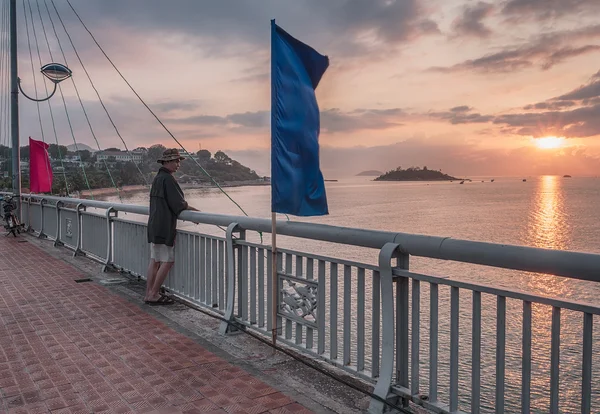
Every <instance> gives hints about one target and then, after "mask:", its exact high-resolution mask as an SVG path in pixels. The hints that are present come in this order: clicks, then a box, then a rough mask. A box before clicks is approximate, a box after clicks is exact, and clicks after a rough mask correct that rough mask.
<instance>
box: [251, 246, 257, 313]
mask: <svg viewBox="0 0 600 414" xmlns="http://www.w3.org/2000/svg"><path fill="white" fill-rule="evenodd" d="M250 323H251V324H255V323H256V247H251V248H250Z"/></svg>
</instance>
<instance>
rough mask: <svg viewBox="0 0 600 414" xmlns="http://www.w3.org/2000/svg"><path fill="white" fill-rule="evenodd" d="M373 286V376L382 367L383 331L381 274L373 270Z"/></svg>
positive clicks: (376, 375) (375, 376)
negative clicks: (380, 351) (381, 341)
mask: <svg viewBox="0 0 600 414" xmlns="http://www.w3.org/2000/svg"><path fill="white" fill-rule="evenodd" d="M372 279H373V287H372V290H371V292H372V295H373V300H372V302H371V306H372V309H371V315H372V316H371V318H372V326H373V333H372V337H371V361H372V362H371V365H372V366H371V376H372V378H377V377H379V367H380V363H379V362H380V358H379V347H380V339H379V335H380V333H381V325H380V324H381V275H380V274H379V272H378V271H376V270H374V271H373V278H372Z"/></svg>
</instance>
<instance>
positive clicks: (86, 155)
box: [79, 150, 92, 162]
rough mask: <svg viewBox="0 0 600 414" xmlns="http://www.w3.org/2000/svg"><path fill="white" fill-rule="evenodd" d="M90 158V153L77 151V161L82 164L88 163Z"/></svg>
mask: <svg viewBox="0 0 600 414" xmlns="http://www.w3.org/2000/svg"><path fill="white" fill-rule="evenodd" d="M91 158H92V153H91V152H89V151H88V150H81V151H79V159H80V160H81V161H82V162H89V161H90V160H91Z"/></svg>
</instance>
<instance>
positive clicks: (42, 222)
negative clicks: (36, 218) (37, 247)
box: [38, 198, 46, 239]
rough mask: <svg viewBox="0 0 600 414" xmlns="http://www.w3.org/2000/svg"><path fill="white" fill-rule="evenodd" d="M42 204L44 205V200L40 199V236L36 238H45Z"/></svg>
mask: <svg viewBox="0 0 600 414" xmlns="http://www.w3.org/2000/svg"><path fill="white" fill-rule="evenodd" d="M44 203H46V199H45V198H41V199H40V216H41V217H40V234H38V238H40V239H41V238H42V237H46V235H45V234H44Z"/></svg>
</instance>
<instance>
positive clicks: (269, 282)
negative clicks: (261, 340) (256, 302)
mask: <svg viewBox="0 0 600 414" xmlns="http://www.w3.org/2000/svg"><path fill="white" fill-rule="evenodd" d="M267 251H268V252H269V255H268V257H269V258H270V257H271V254H272V253H271V252H272V249H267ZM266 262H267V275H266V279H267V317H266V319H267V331H268V332H271V331H272V330H273V320H272V318H271V314H272V312H273V311H272V310H273V299H272V297H273V295H272V292H273V278H272V277H271V274H272V271H273V270H272V269H273V264H272V263H273V261H272V260H270V259H267V260H266Z"/></svg>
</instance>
